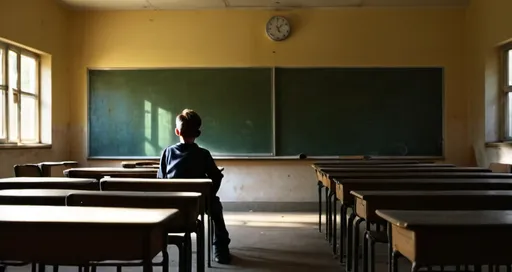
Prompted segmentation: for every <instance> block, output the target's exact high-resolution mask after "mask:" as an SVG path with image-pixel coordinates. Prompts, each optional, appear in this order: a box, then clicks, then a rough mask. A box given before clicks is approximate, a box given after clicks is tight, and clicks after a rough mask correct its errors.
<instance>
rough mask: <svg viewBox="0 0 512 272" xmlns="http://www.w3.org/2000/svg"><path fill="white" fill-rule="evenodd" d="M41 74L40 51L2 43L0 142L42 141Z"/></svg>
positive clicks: (0, 54)
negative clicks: (40, 124) (40, 121)
mask: <svg viewBox="0 0 512 272" xmlns="http://www.w3.org/2000/svg"><path fill="white" fill-rule="evenodd" d="M39 75H40V57H39V55H37V54H36V53H33V52H30V51H28V50H25V49H22V48H19V47H17V46H14V45H10V44H5V43H0V143H2V144H34V143H40V142H41V138H40V137H41V136H40V130H39V119H40V114H39V113H40V111H39V103H40V90H39V86H40V84H39V77H40V76H39Z"/></svg>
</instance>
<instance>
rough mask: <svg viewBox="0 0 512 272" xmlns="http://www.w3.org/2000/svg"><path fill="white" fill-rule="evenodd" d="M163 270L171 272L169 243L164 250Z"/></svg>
mask: <svg viewBox="0 0 512 272" xmlns="http://www.w3.org/2000/svg"><path fill="white" fill-rule="evenodd" d="M162 272H169V252H167V243H165V248H164V249H163V250H162Z"/></svg>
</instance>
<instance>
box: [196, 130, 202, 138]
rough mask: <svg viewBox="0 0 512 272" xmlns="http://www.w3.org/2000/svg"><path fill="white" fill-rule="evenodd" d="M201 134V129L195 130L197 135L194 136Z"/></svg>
mask: <svg viewBox="0 0 512 272" xmlns="http://www.w3.org/2000/svg"><path fill="white" fill-rule="evenodd" d="M200 135H201V130H199V129H198V130H197V136H196V137H199V136H200Z"/></svg>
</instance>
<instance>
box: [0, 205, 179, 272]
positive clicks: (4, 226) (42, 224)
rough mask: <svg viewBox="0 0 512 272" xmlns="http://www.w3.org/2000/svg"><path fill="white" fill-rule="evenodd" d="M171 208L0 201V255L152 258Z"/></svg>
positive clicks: (54, 259)
mask: <svg viewBox="0 0 512 272" xmlns="http://www.w3.org/2000/svg"><path fill="white" fill-rule="evenodd" d="M177 212H178V211H177V210H176V209H128V208H96V207H57V206H0V239H1V240H2V247H0V259H2V260H13V261H25V262H31V263H43V264H52V265H87V264H88V263H89V262H91V261H104V260H126V261H129V260H143V264H144V265H143V266H144V271H145V272H148V271H152V265H151V261H152V259H153V258H154V257H155V256H156V255H157V254H158V253H159V252H161V251H162V250H163V249H164V248H166V247H167V243H166V237H167V232H166V229H167V228H168V227H169V226H171V225H172V224H173V223H174V218H175V217H176V214H177Z"/></svg>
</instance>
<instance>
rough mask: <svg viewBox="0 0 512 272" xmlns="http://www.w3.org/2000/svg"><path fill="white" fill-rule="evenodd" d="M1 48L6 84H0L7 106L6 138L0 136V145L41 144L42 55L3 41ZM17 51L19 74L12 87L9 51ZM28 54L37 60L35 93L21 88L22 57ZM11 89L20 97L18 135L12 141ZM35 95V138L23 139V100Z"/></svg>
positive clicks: (5, 114) (4, 116) (0, 44)
mask: <svg viewBox="0 0 512 272" xmlns="http://www.w3.org/2000/svg"><path fill="white" fill-rule="evenodd" d="M0 49H2V50H3V52H4V54H5V55H4V60H3V62H2V63H0V65H2V66H3V68H4V69H2V71H3V73H4V79H5V85H0V92H4V93H5V98H6V101H5V107H4V114H3V118H5V120H4V122H3V126H4V131H5V138H0V147H2V146H12V145H15V146H21V145H31V144H41V143H42V142H41V56H40V55H39V54H37V53H35V52H32V51H30V50H27V49H24V48H22V47H19V46H16V45H13V44H10V43H6V42H2V41H0ZM10 51H12V52H15V53H16V54H17V60H16V61H17V63H18V65H17V74H18V80H17V82H16V86H14V87H11V86H9V71H8V69H9V52H10ZM22 55H23V56H26V57H30V58H33V59H34V60H35V62H36V73H35V77H36V79H35V81H36V82H35V84H36V86H35V93H30V92H27V91H24V90H22V88H21V81H22V80H21V57H22ZM9 89H12V91H13V96H15V97H17V98H16V99H18V101H17V103H16V105H17V108H18V109H17V114H18V118H17V130H18V131H17V137H16V139H15V140H14V141H10V139H9V130H10V127H9V119H10V105H9V104H10V101H9ZM27 96H30V97H33V98H35V100H36V108H35V112H36V117H35V118H36V120H35V127H34V130H35V138H34V139H33V140H23V139H22V134H21V131H22V124H21V123H22V122H21V119H22V118H21V111H22V109H21V101H22V99H23V97H27Z"/></svg>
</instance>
